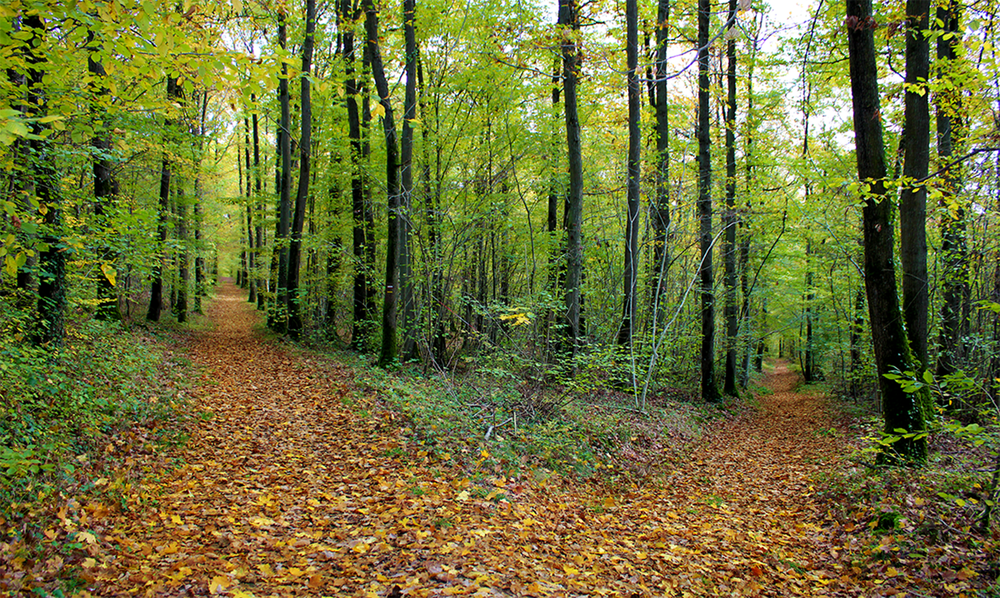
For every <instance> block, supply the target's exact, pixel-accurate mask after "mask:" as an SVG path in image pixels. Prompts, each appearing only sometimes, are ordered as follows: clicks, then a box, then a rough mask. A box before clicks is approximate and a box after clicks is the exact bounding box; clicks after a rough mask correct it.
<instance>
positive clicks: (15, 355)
mask: <svg viewBox="0 0 1000 598" xmlns="http://www.w3.org/2000/svg"><path fill="white" fill-rule="evenodd" d="M7 307H8V308H9V307H10V306H7ZM3 339H4V340H3V344H2V345H0V496H2V497H3V498H5V499H6V500H4V501H0V502H3V504H5V505H13V504H16V503H17V502H20V501H30V500H32V499H34V498H37V491H38V489H39V488H45V487H52V488H56V487H59V486H60V485H61V484H64V483H70V482H71V481H72V480H73V479H74V476H75V474H76V472H77V469H78V467H79V465H80V464H81V463H86V462H88V461H89V460H90V457H88V456H87V455H88V454H89V453H95V454H96V451H97V450H98V449H101V448H103V447H104V446H105V444H106V443H107V441H108V439H109V438H110V437H112V436H113V435H114V434H116V433H117V432H120V431H121V430H122V429H124V428H126V427H130V426H137V425H139V426H147V427H151V428H157V427H158V426H160V423H158V422H164V421H166V420H172V419H173V418H174V417H175V416H176V413H177V411H176V410H177V407H178V403H177V399H176V395H175V392H176V388H175V387H174V384H175V381H174V380H173V379H172V378H171V377H170V376H164V372H163V371H162V369H163V368H164V367H165V366H164V359H165V354H164V353H163V350H162V348H160V347H159V346H157V345H156V344H155V343H153V342H151V341H150V340H149V339H144V338H142V337H141V336H140V335H137V334H132V333H129V332H128V331H126V330H125V329H124V328H123V327H122V325H121V324H119V323H109V322H99V321H96V320H90V321H87V322H83V323H80V324H78V325H77V326H76V327H74V328H72V330H71V332H70V335H69V338H68V341H67V344H66V346H65V347H64V348H63V349H62V350H60V351H58V352H53V351H52V350H51V349H48V348H39V347H35V346H32V345H29V344H25V343H23V342H18V341H17V340H16V339H14V338H11V336H9V335H4V337H3ZM167 429H168V428H163V429H162V430H158V431H157V430H154V431H153V433H152V435H151V436H152V439H154V440H155V439H156V438H158V437H160V435H161V432H163V431H166V430H167ZM6 514H7V515H9V513H6ZM0 515H4V513H0Z"/></svg>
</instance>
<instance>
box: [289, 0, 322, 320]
mask: <svg viewBox="0 0 1000 598" xmlns="http://www.w3.org/2000/svg"><path fill="white" fill-rule="evenodd" d="M315 32H316V0H306V37H305V43H303V44H302V73H303V75H302V77H301V78H300V82H301V88H300V89H301V91H300V93H301V96H300V98H299V104H300V110H301V114H300V119H301V121H302V133H301V136H300V138H299V186H298V189H297V190H296V193H295V214H294V216H293V219H292V236H291V243H290V244H289V247H288V308H287V309H288V334H289V335H290V336H291V337H292V338H293V339H298V338H299V337H301V336H302V303H304V302H305V297H303V296H302V294H301V292H300V291H299V276H300V270H301V263H302V230H303V228H304V227H305V219H306V204H307V203H308V201H309V167H310V165H311V156H310V155H309V152H310V151H311V150H312V98H311V96H310V84H309V76H310V75H311V72H312V58H313V47H314V43H315V42H314V40H315V37H316V33H315Z"/></svg>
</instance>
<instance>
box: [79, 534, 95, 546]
mask: <svg viewBox="0 0 1000 598" xmlns="http://www.w3.org/2000/svg"><path fill="white" fill-rule="evenodd" d="M76 539H77V540H82V541H84V542H86V543H87V544H97V536H95V535H94V534H92V533H90V532H80V533H78V534H77V535H76Z"/></svg>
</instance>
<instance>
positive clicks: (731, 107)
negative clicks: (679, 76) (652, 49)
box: [722, 0, 739, 397]
mask: <svg viewBox="0 0 1000 598" xmlns="http://www.w3.org/2000/svg"><path fill="white" fill-rule="evenodd" d="M727 22H729V23H730V24H729V30H730V31H734V29H735V23H736V0H729V17H728V19H727ZM726 60H727V68H726V212H725V216H724V217H723V218H722V225H723V226H724V227H725V229H726V232H725V241H724V243H723V247H722V254H723V256H724V258H725V287H726V307H725V320H726V375H725V380H724V382H723V385H722V392H723V394H726V395H728V396H731V397H734V396H736V395H737V393H738V391H737V389H736V370H737V347H738V340H739V339H738V334H739V308H738V307H737V305H736V302H737V297H736V38H735V37H731V38H730V39H729V40H727V41H726Z"/></svg>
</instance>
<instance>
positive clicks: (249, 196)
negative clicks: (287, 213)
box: [243, 116, 260, 303]
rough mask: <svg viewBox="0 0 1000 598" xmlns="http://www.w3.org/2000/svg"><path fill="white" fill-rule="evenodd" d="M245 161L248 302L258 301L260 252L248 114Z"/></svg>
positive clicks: (244, 137)
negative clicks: (256, 231) (256, 238)
mask: <svg viewBox="0 0 1000 598" xmlns="http://www.w3.org/2000/svg"><path fill="white" fill-rule="evenodd" d="M243 162H244V164H246V168H244V170H246V172H247V182H246V185H247V186H246V194H245V196H246V202H247V288H248V293H247V302H248V303H256V302H257V278H256V274H255V272H256V268H255V266H256V259H255V257H256V254H257V253H259V251H260V247H257V246H256V245H254V229H253V221H254V218H253V207H252V206H253V203H254V201H255V198H254V195H253V178H252V177H251V176H250V173H251V171H252V170H253V168H252V167H251V166H250V118H249V117H247V116H244V117H243Z"/></svg>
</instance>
